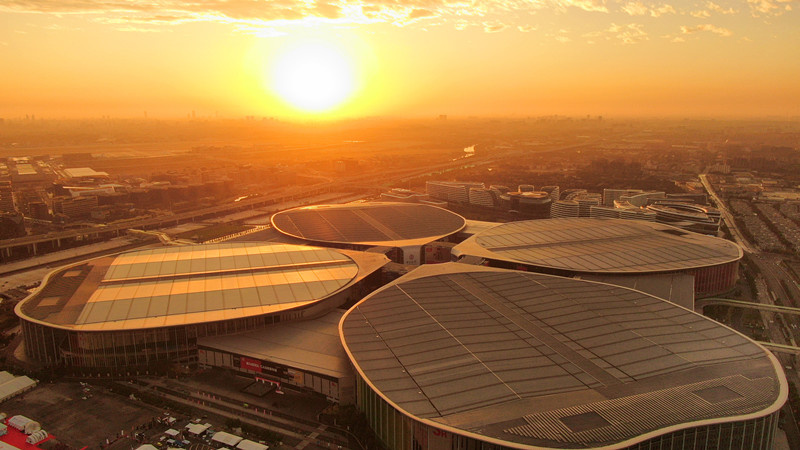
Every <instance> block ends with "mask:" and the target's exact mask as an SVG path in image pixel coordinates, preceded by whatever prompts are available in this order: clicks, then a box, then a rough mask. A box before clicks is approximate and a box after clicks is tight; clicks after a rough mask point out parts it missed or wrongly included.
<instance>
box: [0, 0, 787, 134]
mask: <svg viewBox="0 0 800 450" xmlns="http://www.w3.org/2000/svg"><path fill="white" fill-rule="evenodd" d="M0 62H2V65H0V117H6V118H15V117H21V116H25V115H26V114H35V115H36V116H37V117H49V118H57V117H100V116H103V115H111V116H114V117H144V114H145V111H146V112H147V115H148V117H155V118H158V117H163V118H171V117H186V116H187V114H191V112H192V111H195V113H196V115H197V116H198V117H209V116H211V117H213V116H219V117H241V116H244V115H255V116H257V117H261V116H269V117H279V118H299V119H303V118H344V117H363V116H416V117H425V116H436V115H438V114H448V115H450V116H453V117H458V116H467V115H478V116H498V115H500V116H527V115H544V114H571V115H585V114H592V115H605V116H633V115H636V116H642V115H644V116H680V117H690V116H774V117H795V118H796V117H799V116H800V0H735V1H727V2H723V1H721V0H720V1H719V3H714V2H711V1H678V0H671V1H665V2H661V1H657V2H649V1H644V0H633V1H627V0H623V1H615V0H607V1H606V0H490V1H471V0H452V1H448V0H363V1H348V0H342V1H337V0H318V1H314V0H308V1H300V0H274V1H259V0H229V1H225V0H211V1H200V0H191V1H189V0H186V1H184V0H142V1H137V0H97V1H94V0H36V1H34V0H30V1H28V0H2V1H0Z"/></svg>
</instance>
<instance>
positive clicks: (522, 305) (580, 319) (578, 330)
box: [340, 263, 786, 448]
mask: <svg viewBox="0 0 800 450" xmlns="http://www.w3.org/2000/svg"><path fill="white" fill-rule="evenodd" d="M340 331H341V334H342V341H343V343H344V346H345V350H346V351H347V352H348V354H349V356H350V358H351V360H352V361H353V363H354V365H355V367H356V370H357V371H358V372H359V373H360V374H361V376H362V377H363V378H364V379H365V380H366V381H367V382H368V383H369V384H370V385H371V386H372V387H373V389H374V390H375V391H376V392H377V393H379V395H381V396H382V397H383V398H384V399H386V400H387V401H388V402H389V403H390V404H392V405H394V406H395V407H396V408H398V409H399V410H401V411H404V412H405V413H406V414H408V415H410V416H412V417H414V418H416V419H418V420H423V421H427V422H428V423H430V424H432V425H434V426H437V427H439V428H443V429H449V430H451V431H453V432H457V433H461V434H468V435H473V436H476V437H478V438H480V439H488V440H490V441H493V442H496V443H500V444H501V445H509V446H516V447H520V448H529V447H531V446H533V447H546V448H547V447H551V448H570V447H574V446H576V445H578V446H587V447H594V446H602V445H608V444H612V443H620V442H627V443H631V442H636V441H637V440H644V439H645V438H644V437H642V436H645V435H646V434H647V433H651V432H656V433H657V432H658V430H664V429H669V428H670V427H676V426H677V427H683V428H686V427H689V426H691V425H690V424H691V423H692V422H696V421H700V420H720V421H727V420H732V419H730V418H731V417H734V416H739V417H741V416H744V415H748V414H751V415H756V416H763V415H766V414H768V413H770V412H773V411H775V410H777V408H779V407H780V405H781V404H782V403H783V402H784V401H785V398H786V380H785V377H784V375H783V373H782V371H781V369H780V366H779V364H778V362H777V360H776V359H775V358H774V357H773V356H772V355H771V354H770V353H769V352H767V351H766V350H764V349H763V348H762V347H760V346H758V345H756V344H755V343H753V342H752V341H750V340H749V339H747V338H746V337H744V336H742V335H740V334H739V333H737V332H735V331H733V330H731V329H728V328H726V327H724V326H721V325H719V324H718V323H716V322H714V321H712V320H709V319H707V318H705V317H703V316H701V315H699V314H695V313H694V312H691V311H688V310H686V309H683V308H680V307H678V306H675V305H673V304H671V303H669V302H666V301H664V300H661V299H658V298H655V297H652V296H650V295H647V294H644V293H642V292H638V291H634V290H630V289H626V288H622V287H618V286H611V285H607V284H602V283H593V282H587V281H579V280H574V279H570V278H562V277H555V276H549V275H541V274H534V273H528V272H517V271H509V270H502V269H492V268H487V267H479V266H466V265H463V264H454V263H448V264H440V265H428V266H421V267H420V268H418V269H416V270H414V271H413V272H411V273H409V274H408V275H406V276H404V277H402V278H400V279H398V280H396V281H395V282H393V283H391V284H389V285H387V286H386V287H384V288H382V289H380V290H379V291H376V292H375V293H373V294H372V295H370V296H368V297H367V298H366V299H364V300H363V301H362V302H360V303H359V304H357V305H356V306H355V307H354V308H352V309H351V310H350V311H349V312H348V313H347V315H346V316H345V317H344V319H343V320H342V322H341V324H340ZM713 392H719V393H721V394H724V395H722V398H723V400H721V401H710V402H709V401H707V399H706V398H705V395H706V394H707V393H713ZM712 397H713V396H712ZM654 404H658V405H659V407H658V408H655V407H654V406H653V405H654ZM737 420H738V419H737Z"/></svg>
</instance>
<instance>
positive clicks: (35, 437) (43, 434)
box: [25, 430, 49, 444]
mask: <svg viewBox="0 0 800 450" xmlns="http://www.w3.org/2000/svg"><path fill="white" fill-rule="evenodd" d="M47 436H49V435H48V434H47V431H44V430H39V431H36V432H34V433H32V434H31V435H30V436H28V438H27V439H25V442H27V443H28V444H38V443H39V442H42V441H43V440H45V439H47Z"/></svg>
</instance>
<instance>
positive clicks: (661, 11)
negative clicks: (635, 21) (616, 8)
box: [621, 0, 677, 17]
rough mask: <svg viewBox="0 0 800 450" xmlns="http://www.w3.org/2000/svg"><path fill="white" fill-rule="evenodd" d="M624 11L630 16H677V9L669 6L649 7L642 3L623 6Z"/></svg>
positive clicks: (630, 3)
mask: <svg viewBox="0 0 800 450" xmlns="http://www.w3.org/2000/svg"><path fill="white" fill-rule="evenodd" d="M621 9H622V11H623V12H625V13H627V14H628V15H629V16H651V17H661V16H663V15H665V14H676V13H677V11H675V7H673V6H672V5H669V4H666V3H665V4H663V5H659V6H647V5H645V4H644V3H642V2H640V1H638V0H637V1H632V2H627V3H625V4H624V5H622V8H621Z"/></svg>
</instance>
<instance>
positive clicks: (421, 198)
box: [381, 188, 429, 203]
mask: <svg viewBox="0 0 800 450" xmlns="http://www.w3.org/2000/svg"><path fill="white" fill-rule="evenodd" d="M428 198H429V197H428V194H423V193H420V192H415V191H412V190H409V189H401V188H394V189H392V190H390V191H389V192H384V193H382V194H381V201H385V202H409V203H423V202H425V201H426V200H428Z"/></svg>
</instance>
